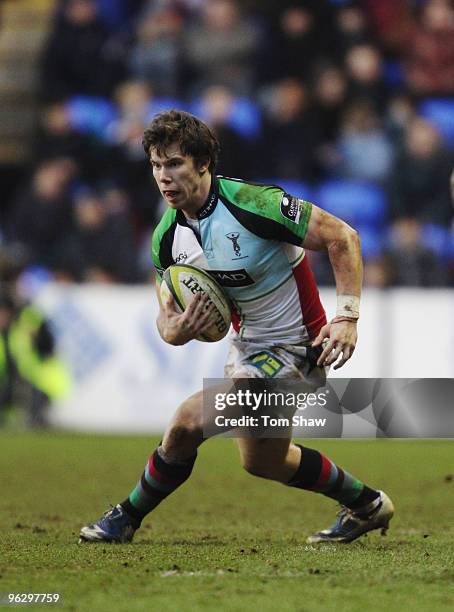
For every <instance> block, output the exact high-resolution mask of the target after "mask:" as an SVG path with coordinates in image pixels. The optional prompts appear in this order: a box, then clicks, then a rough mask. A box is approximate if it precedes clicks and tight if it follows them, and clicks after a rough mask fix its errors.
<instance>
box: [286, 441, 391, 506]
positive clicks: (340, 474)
mask: <svg viewBox="0 0 454 612" xmlns="http://www.w3.org/2000/svg"><path fill="white" fill-rule="evenodd" d="M297 446H299V447H300V448H301V453H302V454H301V462H300V465H299V468H298V469H297V471H296V473H295V475H294V476H293V478H292V479H291V480H290V481H289V482H288V483H287V484H288V485H289V486H290V487H298V488H299V489H307V490H308V491H314V492H316V493H321V494H322V495H326V496H327V497H331V498H332V499H335V500H336V501H338V502H339V503H340V504H342V505H343V506H347V507H348V508H350V509H352V510H355V509H362V508H363V507H364V506H367V505H368V504H370V503H371V502H372V501H374V500H376V499H377V498H378V497H379V496H380V494H379V493H378V491H375V490H374V489H371V488H369V487H368V486H366V485H365V484H364V483H362V482H361V481H360V480H358V479H357V478H355V477H354V476H352V475H351V474H349V473H348V472H345V471H344V470H343V469H341V468H340V467H339V466H337V465H336V464H335V463H333V462H332V461H330V459H328V457H325V455H322V453H319V452H318V451H316V450H313V449H311V448H307V447H303V446H300V445H299V444H297Z"/></svg>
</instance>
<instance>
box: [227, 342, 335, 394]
mask: <svg viewBox="0 0 454 612" xmlns="http://www.w3.org/2000/svg"><path fill="white" fill-rule="evenodd" d="M320 353H321V349H318V348H317V349H314V348H312V347H311V346H303V345H290V344H282V345H273V346H269V345H265V344H260V343H256V342H250V341H242V340H233V341H232V343H231V347H230V351H229V353H228V355H227V360H226V363H225V366H224V376H225V377H226V378H266V379H273V378H285V379H289V380H295V381H297V380H299V381H301V380H304V381H306V382H308V383H309V384H310V385H314V386H317V387H319V386H323V385H324V384H325V381H326V377H327V374H328V370H329V368H325V367H319V366H317V364H316V361H317V358H318V356H319V355H320Z"/></svg>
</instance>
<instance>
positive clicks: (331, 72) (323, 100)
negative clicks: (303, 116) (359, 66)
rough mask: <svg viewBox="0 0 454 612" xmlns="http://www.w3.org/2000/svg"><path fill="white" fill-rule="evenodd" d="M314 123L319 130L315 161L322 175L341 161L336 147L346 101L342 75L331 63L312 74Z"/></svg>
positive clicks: (344, 78)
mask: <svg viewBox="0 0 454 612" xmlns="http://www.w3.org/2000/svg"><path fill="white" fill-rule="evenodd" d="M313 92H314V97H315V100H314V102H315V103H314V111H313V112H314V122H315V124H316V125H317V129H318V130H319V142H318V146H317V161H318V165H319V166H320V169H321V171H322V172H323V173H326V172H328V173H330V172H331V171H332V168H333V166H335V165H336V164H338V163H339V162H340V160H339V156H338V154H337V151H336V148H335V141H336V140H337V138H338V135H339V126H340V121H341V117H342V113H343V112H344V109H345V104H346V99H347V79H346V77H345V73H344V72H343V71H342V70H341V69H340V68H338V67H336V66H335V65H334V64H325V65H319V66H318V67H317V70H316V72H315V77H314V84H313Z"/></svg>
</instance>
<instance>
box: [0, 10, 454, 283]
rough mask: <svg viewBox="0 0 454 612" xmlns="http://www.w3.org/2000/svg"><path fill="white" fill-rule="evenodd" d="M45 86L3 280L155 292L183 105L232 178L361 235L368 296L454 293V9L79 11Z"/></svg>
mask: <svg viewBox="0 0 454 612" xmlns="http://www.w3.org/2000/svg"><path fill="white" fill-rule="evenodd" d="M39 80H40V99H39V104H40V114H39V117H40V120H39V125H36V133H35V138H34V142H33V151H32V155H31V162H30V164H29V165H28V166H27V168H25V169H24V175H23V178H22V180H21V181H20V184H17V185H15V188H14V189H13V190H11V191H10V194H9V197H8V198H7V199H6V200H4V201H2V202H1V205H0V278H3V279H7V276H8V274H13V275H14V274H17V273H20V274H26V275H28V276H27V278H30V277H32V278H33V277H34V276H35V277H39V278H45V279H53V280H57V281H60V282H104V283H140V282H144V281H146V280H147V279H148V278H149V276H150V274H151V264H150V261H149V241H150V236H151V232H152V230H153V227H154V225H155V223H156V221H157V220H158V219H159V216H160V214H161V212H162V207H163V202H162V201H161V199H160V197H159V193H158V192H157V190H156V188H155V187H154V186H153V183H152V180H151V173H150V168H149V166H148V164H147V161H146V159H145V156H144V153H143V149H142V146H141V137H142V133H143V130H144V127H145V126H146V125H147V123H148V122H149V121H150V119H151V117H152V116H153V114H154V113H155V112H157V111H160V110H163V109H165V108H169V107H170V108H172V107H173V108H183V109H185V110H188V111H190V112H193V113H195V114H197V115H198V116H200V117H201V118H203V119H204V120H206V121H207V122H208V123H209V124H210V125H211V126H212V127H213V129H214V130H215V131H216V133H217V134H218V137H219V139H220V141H221V145H222V155H221V159H220V164H219V167H218V171H219V173H221V174H225V175H228V176H238V177H241V178H244V179H251V180H257V181H262V182H272V183H275V184H280V185H282V186H283V187H284V188H285V189H286V190H288V191H289V192H293V193H294V195H297V196H299V197H303V198H305V199H308V200H312V201H314V203H316V204H318V205H320V206H322V207H324V208H326V209H328V210H330V211H332V212H333V213H335V214H337V215H339V216H340V217H342V218H344V219H346V220H347V221H349V222H350V223H351V224H352V225H354V226H355V227H357V228H358V229H359V230H360V233H361V236H362V241H363V250H364V257H365V284H366V285H367V286H372V287H389V286H423V287H428V286H452V285H453V284H454V234H453V212H454V209H453V204H452V199H451V194H450V175H451V172H452V169H453V167H454V6H453V2H451V1H450V0H380V2H376V1H375V0H357V1H348V0H346V1H343V0H300V1H299V2H286V1H277V0H276V1H272V0H268V1H262V2H260V1H258V0H257V1H256V2H254V1H253V0H250V1H243V2H241V1H239V0H209V1H208V0H62V1H60V2H58V3H57V9H56V13H55V17H54V21H53V24H52V27H51V31H50V34H49V36H48V39H47V42H46V44H45V46H44V48H43V49H42V54H41V58H40V77H39ZM311 257H312V262H313V265H314V268H315V272H316V275H317V277H318V279H319V282H320V283H321V284H324V283H326V284H330V283H332V282H333V279H332V277H331V273H330V268H329V265H327V262H326V259H325V258H324V257H323V256H322V255H319V254H311Z"/></svg>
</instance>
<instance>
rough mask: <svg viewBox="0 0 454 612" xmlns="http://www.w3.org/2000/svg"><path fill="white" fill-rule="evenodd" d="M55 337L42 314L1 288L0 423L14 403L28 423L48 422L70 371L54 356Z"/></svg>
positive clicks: (65, 386)
mask: <svg viewBox="0 0 454 612" xmlns="http://www.w3.org/2000/svg"><path fill="white" fill-rule="evenodd" d="M54 344H55V342H54V337H53V333H52V330H51V328H50V326H49V324H48V322H47V321H46V318H45V316H44V315H43V314H42V313H41V312H40V311H39V310H38V309H37V308H36V307H35V306H31V305H29V304H20V303H19V302H18V301H17V299H15V296H13V292H12V291H8V290H6V289H5V288H3V289H2V291H1V292H0V354H1V355H2V359H0V425H2V423H3V422H4V420H5V416H6V412H7V410H8V409H9V408H11V407H13V406H16V405H17V406H19V407H21V408H24V409H25V411H26V418H27V424H28V425H29V426H30V427H40V428H42V427H46V426H47V425H48V415H47V410H48V407H49V403H50V400H52V399H57V398H59V397H62V395H64V394H65V393H66V392H67V391H68V388H69V384H70V381H69V374H68V372H67V370H66V368H65V367H64V366H63V364H62V363H60V361H59V360H58V359H57V358H56V356H55V354H54V351H55V347H54Z"/></svg>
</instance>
